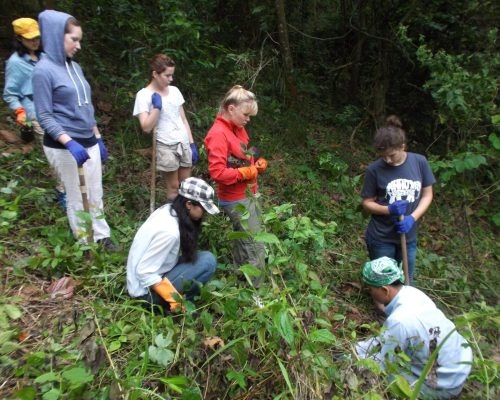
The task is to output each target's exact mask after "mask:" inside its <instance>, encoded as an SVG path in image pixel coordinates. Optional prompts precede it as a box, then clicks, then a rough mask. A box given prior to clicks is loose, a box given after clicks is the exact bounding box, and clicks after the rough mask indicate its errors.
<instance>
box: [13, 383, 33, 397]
mask: <svg viewBox="0 0 500 400" xmlns="http://www.w3.org/2000/svg"><path fill="white" fill-rule="evenodd" d="M13 394H14V396H15V398H16V399H19V400H34V399H35V398H36V390H35V388H34V387H31V386H28V387H24V388H22V389H19V390H16V391H15V392H14V393H13Z"/></svg>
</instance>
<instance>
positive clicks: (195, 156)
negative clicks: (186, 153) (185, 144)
mask: <svg viewBox="0 0 500 400" xmlns="http://www.w3.org/2000/svg"><path fill="white" fill-rule="evenodd" d="M190 146H191V153H192V154H193V156H192V162H193V165H194V164H196V163H197V162H198V149H197V148H196V145H195V144H194V143H191V144H190Z"/></svg>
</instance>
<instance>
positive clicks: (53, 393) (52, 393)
mask: <svg viewBox="0 0 500 400" xmlns="http://www.w3.org/2000/svg"><path fill="white" fill-rule="evenodd" d="M60 396H61V392H60V391H59V390H58V389H50V390H49V391H48V392H45V393H44V394H43V396H42V399H43V400H57V399H58V398H59V397H60Z"/></svg>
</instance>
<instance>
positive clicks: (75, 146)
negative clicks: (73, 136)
mask: <svg viewBox="0 0 500 400" xmlns="http://www.w3.org/2000/svg"><path fill="white" fill-rule="evenodd" d="M64 146H65V147H66V148H67V149H68V150H69V152H70V153H71V155H72V156H73V157H75V160H76V163H77V164H78V166H79V167H81V166H82V165H83V163H84V162H85V161H87V160H88V159H89V158H90V156H89V153H87V150H86V149H85V147H83V146H82V145H81V144H80V143H78V142H75V141H74V140H70V141H69V142H67V143H66V144H65V145H64Z"/></svg>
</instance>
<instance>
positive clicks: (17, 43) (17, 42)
mask: <svg viewBox="0 0 500 400" xmlns="http://www.w3.org/2000/svg"><path fill="white" fill-rule="evenodd" d="M12 48H13V49H14V51H15V52H16V53H17V54H18V55H19V57H22V56H24V55H25V54H29V53H30V51H29V50H28V49H27V48H26V47H24V45H23V42H22V41H21V36H17V35H16V36H15V37H14V40H13V41H12ZM42 51H43V49H42V42H41V41H40V47H39V48H38V50H36V51H35V54H36V56H37V57H38V58H40V54H41V53H42Z"/></svg>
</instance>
